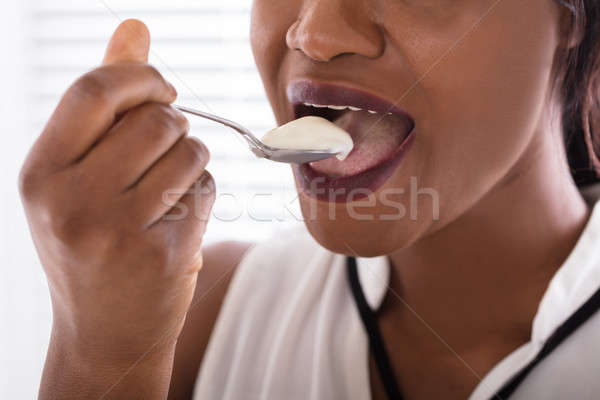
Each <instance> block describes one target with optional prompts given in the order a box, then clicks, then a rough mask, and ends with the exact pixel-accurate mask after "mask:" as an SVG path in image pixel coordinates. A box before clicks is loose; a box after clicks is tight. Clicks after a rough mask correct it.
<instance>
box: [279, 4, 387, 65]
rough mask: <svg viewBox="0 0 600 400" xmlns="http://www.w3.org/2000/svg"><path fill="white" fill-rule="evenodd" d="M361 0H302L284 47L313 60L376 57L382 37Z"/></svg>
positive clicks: (379, 54) (381, 43)
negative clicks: (301, 7)
mask: <svg viewBox="0 0 600 400" xmlns="http://www.w3.org/2000/svg"><path fill="white" fill-rule="evenodd" d="M368 3H369V2H368V1H365V0H306V1H305V4H304V7H303V9H302V11H301V12H300V15H299V17H298V19H297V20H296V21H295V22H294V23H293V24H292V26H290V28H289V29H288V31H287V35H286V42H287V46H288V47H289V48H290V49H292V50H300V51H302V52H303V53H304V54H305V55H306V56H307V57H310V58H311V59H313V60H315V61H321V62H326V61H331V60H332V59H334V58H335V57H337V56H340V55H342V54H356V55H361V56H364V57H368V58H377V57H379V56H381V55H382V54H383V51H384V48H385V38H384V36H383V31H382V30H381V29H380V27H379V25H378V24H377V23H376V22H375V21H373V20H372V19H371V18H370V17H369V15H371V14H372V13H371V12H369V10H368V9H367V7H368Z"/></svg>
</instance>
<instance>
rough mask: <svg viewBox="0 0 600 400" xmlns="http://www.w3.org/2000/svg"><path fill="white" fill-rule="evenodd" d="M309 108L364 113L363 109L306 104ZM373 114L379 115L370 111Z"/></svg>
mask: <svg viewBox="0 0 600 400" xmlns="http://www.w3.org/2000/svg"><path fill="white" fill-rule="evenodd" d="M304 105H305V106H307V107H315V108H330V109H332V110H336V111H341V110H350V111H362V108H359V107H353V106H333V105H324V104H312V103H304ZM368 111H369V112H370V113H371V114H377V112H376V111H371V110H368Z"/></svg>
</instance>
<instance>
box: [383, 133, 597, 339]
mask: <svg viewBox="0 0 600 400" xmlns="http://www.w3.org/2000/svg"><path fill="white" fill-rule="evenodd" d="M549 125H552V126H560V124H556V123H555V124H549ZM548 129H550V127H549V126H545V127H544V129H543V132H542V130H540V131H539V132H536V134H535V135H534V139H533V140H532V141H531V143H530V146H529V148H528V149H527V150H526V151H525V152H524V154H523V156H522V157H521V159H520V161H518V162H517V163H516V164H515V166H514V167H513V168H512V169H511V171H510V172H509V173H508V174H506V176H505V178H504V179H503V180H502V181H501V182H499V183H498V184H497V185H496V186H495V187H494V188H493V189H492V190H490V191H489V192H488V193H487V194H486V195H485V196H484V197H483V198H482V199H481V200H479V201H478V202H477V204H475V206H473V207H471V208H470V209H469V210H468V211H466V212H465V213H463V214H462V215H461V216H460V217H458V218H457V219H456V220H454V221H452V222H450V223H449V224H447V225H446V226H444V227H443V228H441V229H439V230H438V231H436V232H435V233H432V234H430V235H428V236H427V237H424V238H423V239H421V240H419V241H418V242H416V243H415V244H414V245H412V246H410V247H408V248H406V249H402V250H401V251H398V252H396V253H394V254H391V255H390V259H391V261H392V264H393V265H394V268H393V273H392V280H391V289H392V290H393V292H394V293H395V294H397V295H398V296H400V297H402V299H403V301H404V302H405V303H406V304H408V305H409V306H410V307H411V308H412V309H413V310H414V312H415V313H418V314H419V316H420V318H422V319H424V320H425V321H426V322H427V323H428V324H429V325H430V326H431V327H432V328H433V329H435V330H436V331H437V333H438V334H439V335H440V336H442V337H444V338H445V339H447V340H449V341H451V342H453V343H454V345H455V346H457V347H459V348H460V347H461V346H462V345H464V346H469V344H470V345H471V346H472V344H473V343H477V342H480V340H478V339H481V338H482V337H483V336H486V335H487V336H489V335H502V337H506V335H514V336H517V337H520V338H521V339H522V340H527V339H528V338H529V336H530V329H531V323H532V319H533V317H534V315H535V312H536V310H537V306H538V304H539V302H540V300H541V297H542V295H543V293H544V292H545V290H546V288H547V285H548V283H549V282H550V279H551V278H552V276H553V275H554V273H555V272H556V271H557V270H558V268H560V266H561V265H562V263H563V262H564V261H565V259H566V257H567V256H568V254H569V253H570V251H571V250H572V248H573V246H574V244H575V243H576V241H577V238H578V237H579V235H580V234H581V232H582V230H583V228H584V226H585V223H586V222H587V219H588V217H589V210H588V207H587V205H586V204H585V202H584V201H583V199H582V198H581V195H580V193H579V191H578V189H577V187H576V186H575V185H574V183H573V182H572V179H571V178H570V176H569V169H568V166H567V161H566V157H565V155H564V154H563V153H564V152H563V151H562V150H561V151H557V150H559V149H562V146H561V145H560V140H561V139H560V138H561V135H560V132H559V131H556V132H552V131H551V132H548V131H547V130H548ZM557 146H561V147H559V148H558V149H557ZM390 297H393V296H390ZM392 300H393V299H392ZM389 303H390V302H386V307H387V308H386V309H384V310H383V311H385V310H387V309H389V310H391V309H392V308H391V307H389ZM394 304H400V303H399V302H397V301H396V302H395V303H394ZM449 321H452V322H451V323H449ZM465 326H468V327H469V329H465ZM482 335H483V336H482ZM514 336H513V337H514Z"/></svg>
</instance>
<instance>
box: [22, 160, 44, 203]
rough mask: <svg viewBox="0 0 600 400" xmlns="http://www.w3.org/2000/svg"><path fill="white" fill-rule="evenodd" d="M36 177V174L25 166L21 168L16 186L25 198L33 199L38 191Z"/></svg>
mask: <svg viewBox="0 0 600 400" xmlns="http://www.w3.org/2000/svg"><path fill="white" fill-rule="evenodd" d="M38 182H39V181H38V179H37V176H36V174H34V173H33V171H32V170H31V169H29V168H27V167H23V168H21V171H20V172H19V177H18V187H19V193H20V194H21V197H22V198H23V199H26V200H31V199H33V198H34V197H35V196H36V194H37V193H38V187H39V186H38Z"/></svg>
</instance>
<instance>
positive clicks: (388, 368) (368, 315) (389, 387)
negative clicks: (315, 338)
mask: <svg viewBox="0 0 600 400" xmlns="http://www.w3.org/2000/svg"><path fill="white" fill-rule="evenodd" d="M346 266H347V268H348V280H349V282H350V288H351V289H352V294H353V297H354V301H355V302H356V307H357V308H358V312H359V313H360V318H361V319H362V322H363V325H364V326H365V329H366V330H367V335H368V336H369V344H370V347H371V350H372V352H373V357H374V358H375V362H376V364H377V370H378V371H379V376H380V377H381V380H382V382H383V386H384V388H385V391H386V393H387V395H388V397H389V399H390V400H402V395H401V394H400V389H399V388H398V383H397V382H396V378H395V376H394V371H393V370H392V365H391V363H390V360H389V358H388V355H387V351H386V349H385V343H384V342H383V339H382V337H381V332H380V331H379V325H377V318H376V317H375V313H373V310H372V309H371V307H369V303H367V299H366V298H365V294H364V293H363V290H362V287H361V286H360V281H359V279H358V271H357V268H356V259H355V258H354V257H348V258H347V259H346Z"/></svg>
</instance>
